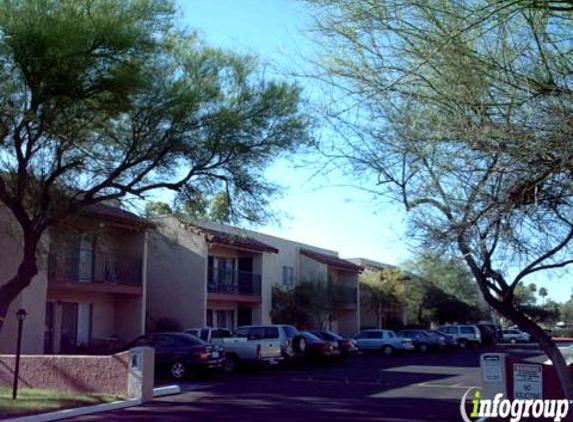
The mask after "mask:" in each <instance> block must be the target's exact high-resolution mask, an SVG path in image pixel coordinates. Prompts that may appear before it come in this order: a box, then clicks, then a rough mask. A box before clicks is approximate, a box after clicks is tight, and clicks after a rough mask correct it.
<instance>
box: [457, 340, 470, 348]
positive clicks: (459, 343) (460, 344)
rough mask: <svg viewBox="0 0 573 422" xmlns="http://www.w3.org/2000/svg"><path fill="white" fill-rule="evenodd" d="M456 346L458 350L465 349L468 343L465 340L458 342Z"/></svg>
mask: <svg viewBox="0 0 573 422" xmlns="http://www.w3.org/2000/svg"><path fill="white" fill-rule="evenodd" d="M458 346H460V349H467V347H468V341H467V340H465V339H461V340H458Z"/></svg>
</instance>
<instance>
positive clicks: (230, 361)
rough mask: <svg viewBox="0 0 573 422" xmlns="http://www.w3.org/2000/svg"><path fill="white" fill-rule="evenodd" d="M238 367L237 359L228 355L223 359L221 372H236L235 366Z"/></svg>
mask: <svg viewBox="0 0 573 422" xmlns="http://www.w3.org/2000/svg"><path fill="white" fill-rule="evenodd" d="M238 365H239V359H238V358H237V356H234V355H229V356H226V357H225V363H224V364H223V370H224V371H225V372H229V373H231V372H235V371H236V370H237V366H238Z"/></svg>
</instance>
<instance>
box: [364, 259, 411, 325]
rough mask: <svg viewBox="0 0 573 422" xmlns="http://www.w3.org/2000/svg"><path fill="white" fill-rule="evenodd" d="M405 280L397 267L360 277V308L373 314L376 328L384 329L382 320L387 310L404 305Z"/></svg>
mask: <svg viewBox="0 0 573 422" xmlns="http://www.w3.org/2000/svg"><path fill="white" fill-rule="evenodd" d="M407 278H408V277H407V276H405V275H404V274H403V273H402V271H401V269H400V268H398V267H396V268H392V269H386V268H383V269H382V270H380V271H378V272H370V273H363V274H361V275H360V292H361V296H362V297H361V301H360V302H361V306H365V307H367V308H368V309H370V310H371V311H372V312H374V315H376V321H377V326H378V328H383V327H385V324H384V323H385V321H384V319H385V317H386V314H387V313H388V310H389V309H392V308H396V307H400V308H401V307H402V306H403V305H404V289H405V286H404V281H405V279H407Z"/></svg>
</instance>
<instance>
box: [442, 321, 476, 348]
mask: <svg viewBox="0 0 573 422" xmlns="http://www.w3.org/2000/svg"><path fill="white" fill-rule="evenodd" d="M439 330H440V331H442V332H444V333H446V334H449V335H451V336H453V337H454V338H455V339H456V340H457V342H458V346H460V347H461V348H462V349H464V348H466V347H467V346H469V345H477V344H481V332H480V330H479V328H478V327H477V326H475V325H444V326H442V327H440V328H439Z"/></svg>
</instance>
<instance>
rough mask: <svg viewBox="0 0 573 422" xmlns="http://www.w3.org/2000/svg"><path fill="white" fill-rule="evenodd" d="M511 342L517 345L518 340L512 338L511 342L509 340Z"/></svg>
mask: <svg viewBox="0 0 573 422" xmlns="http://www.w3.org/2000/svg"><path fill="white" fill-rule="evenodd" d="M509 342H510V343H511V344H515V343H517V340H516V339H514V338H512V339H511V340H509Z"/></svg>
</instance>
